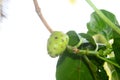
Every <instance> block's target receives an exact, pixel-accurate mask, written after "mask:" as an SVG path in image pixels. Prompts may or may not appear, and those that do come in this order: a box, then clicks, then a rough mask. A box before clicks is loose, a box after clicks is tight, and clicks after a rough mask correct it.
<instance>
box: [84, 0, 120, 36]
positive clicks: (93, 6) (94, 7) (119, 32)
mask: <svg viewBox="0 0 120 80" xmlns="http://www.w3.org/2000/svg"><path fill="white" fill-rule="evenodd" d="M86 2H87V3H88V4H89V5H90V6H91V7H92V8H93V9H94V10H95V11H96V13H97V14H98V15H99V17H101V18H102V19H103V20H104V21H105V22H106V23H107V24H108V25H109V26H110V27H111V28H112V29H113V30H114V31H116V32H117V33H118V34H119V35H120V28H118V27H117V26H116V25H115V24H114V23H112V22H111V21H110V20H109V19H108V18H107V17H106V16H105V15H104V14H103V13H102V12H101V11H100V10H98V9H97V8H96V6H95V5H94V4H93V3H92V2H91V1H90V0H86Z"/></svg>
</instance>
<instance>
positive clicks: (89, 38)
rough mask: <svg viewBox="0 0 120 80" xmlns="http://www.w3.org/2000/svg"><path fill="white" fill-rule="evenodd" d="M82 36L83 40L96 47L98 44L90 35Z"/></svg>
mask: <svg viewBox="0 0 120 80" xmlns="http://www.w3.org/2000/svg"><path fill="white" fill-rule="evenodd" d="M79 35H80V36H82V37H83V38H85V39H86V40H87V41H89V42H90V43H92V44H93V45H95V46H96V43H95V41H94V39H93V37H92V36H91V35H89V34H86V33H79Z"/></svg>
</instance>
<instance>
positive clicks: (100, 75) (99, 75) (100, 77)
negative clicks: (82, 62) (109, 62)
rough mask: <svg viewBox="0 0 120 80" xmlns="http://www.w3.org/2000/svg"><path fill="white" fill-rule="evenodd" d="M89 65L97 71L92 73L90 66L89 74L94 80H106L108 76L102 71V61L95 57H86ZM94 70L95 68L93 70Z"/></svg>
mask: <svg viewBox="0 0 120 80" xmlns="http://www.w3.org/2000/svg"><path fill="white" fill-rule="evenodd" d="M88 58H89V60H90V62H89V63H88V64H90V63H92V64H94V66H96V68H97V70H96V71H93V69H92V68H94V67H92V66H91V65H90V66H91V67H90V69H91V72H92V74H93V76H94V78H95V80H108V76H107V73H106V71H105V70H104V67H103V64H104V61H103V60H101V59H99V58H97V57H96V56H88ZM94 69H95V68H94Z"/></svg>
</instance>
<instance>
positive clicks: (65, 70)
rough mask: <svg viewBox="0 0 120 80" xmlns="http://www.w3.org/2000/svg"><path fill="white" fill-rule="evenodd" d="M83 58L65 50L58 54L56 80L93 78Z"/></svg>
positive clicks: (88, 79)
mask: <svg viewBox="0 0 120 80" xmlns="http://www.w3.org/2000/svg"><path fill="white" fill-rule="evenodd" d="M82 59H83V58H82V57H80V56H77V55H75V54H69V53H67V52H65V53H64V54H63V55H62V56H60V58H59V60H58V64H57V69H56V80H94V79H93V77H92V75H91V73H90V71H89V68H88V66H87V65H86V64H85V63H84V61H83V60H82Z"/></svg>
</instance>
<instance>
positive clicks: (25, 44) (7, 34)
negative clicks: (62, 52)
mask: <svg viewBox="0 0 120 80" xmlns="http://www.w3.org/2000/svg"><path fill="white" fill-rule="evenodd" d="M38 1H39V4H40V6H41V9H42V13H43V15H44V17H45V18H46V20H47V21H48V23H49V24H50V25H51V27H52V28H53V29H54V30H59V31H63V32H67V31H69V30H76V31H77V32H86V31H87V30H86V23H87V22H88V21H89V20H90V13H91V12H92V11H93V10H92V8H91V7H90V6H89V5H88V4H87V3H86V2H85V0H76V1H75V0H38ZM69 1H72V2H73V3H70V2H69ZM92 1H93V2H94V3H95V4H96V6H97V7H98V8H100V9H101V8H102V9H103V8H104V9H106V10H109V11H111V12H113V13H115V15H116V16H117V18H118V20H120V15H119V7H120V6H119V4H120V1H119V0H97V1H96V0H92ZM7 12H8V13H7V18H6V19H4V20H3V22H2V23H1V24H0V80H55V70H56V63H57V59H58V58H51V57H49V55H48V54H47V49H46V44H47V39H48V37H49V35H50V33H49V32H48V31H47V30H46V28H45V27H44V25H43V24H42V22H41V21H40V19H39V18H38V16H37V14H36V13H35V10H34V5H33V1H32V0H10V1H9V3H8V9H7Z"/></svg>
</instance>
